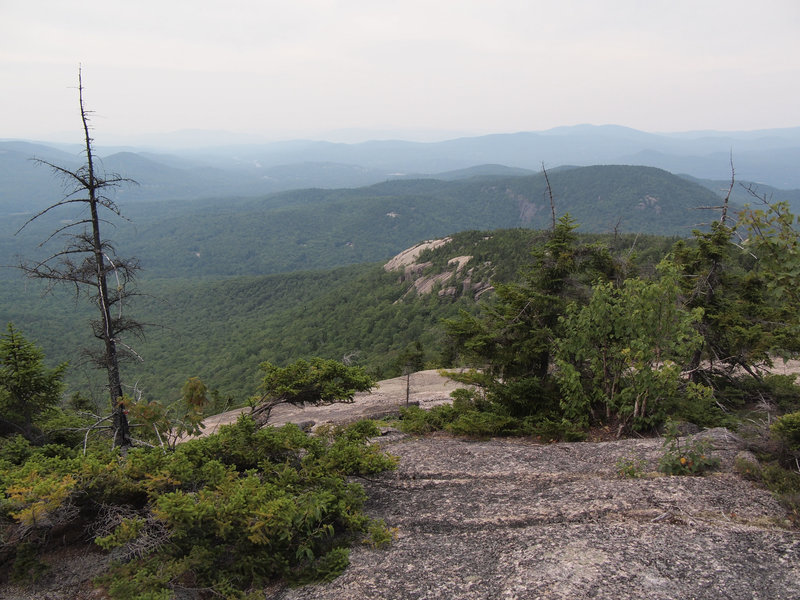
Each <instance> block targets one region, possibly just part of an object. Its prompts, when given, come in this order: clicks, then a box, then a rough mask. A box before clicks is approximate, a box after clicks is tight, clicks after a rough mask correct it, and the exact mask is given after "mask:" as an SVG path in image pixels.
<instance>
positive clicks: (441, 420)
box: [399, 404, 461, 435]
mask: <svg viewBox="0 0 800 600" xmlns="http://www.w3.org/2000/svg"><path fill="white" fill-rule="evenodd" d="M460 415H461V412H460V411H459V410H458V409H456V408H455V407H453V406H452V405H450V404H441V405H439V406H434V407H433V408H431V409H430V410H424V409H422V408H420V407H419V406H414V405H411V406H404V407H402V408H401V409H400V423H399V425H400V430H401V431H404V432H405V433H411V434H414V435H422V434H425V433H430V432H432V431H440V430H442V429H444V428H445V427H446V426H447V425H449V424H450V423H452V422H453V421H455V420H456V419H457V418H458V417H459V416H460Z"/></svg>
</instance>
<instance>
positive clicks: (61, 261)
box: [17, 70, 142, 447]
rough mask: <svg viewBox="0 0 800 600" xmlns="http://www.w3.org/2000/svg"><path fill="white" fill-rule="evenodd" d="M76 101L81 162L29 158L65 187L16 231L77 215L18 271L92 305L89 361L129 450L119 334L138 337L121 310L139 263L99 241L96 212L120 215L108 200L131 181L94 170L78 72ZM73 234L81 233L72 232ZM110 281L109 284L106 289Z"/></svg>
mask: <svg viewBox="0 0 800 600" xmlns="http://www.w3.org/2000/svg"><path fill="white" fill-rule="evenodd" d="M78 98H79V102H80V115H81V122H82V124H83V138H84V142H85V148H84V153H85V155H86V156H85V162H84V163H83V165H82V166H80V167H79V168H77V169H76V170H69V169H67V168H64V167H62V166H59V165H56V164H53V163H51V162H48V161H46V160H41V159H34V160H35V161H36V163H37V164H40V165H44V166H46V167H49V168H50V169H52V171H53V172H54V173H55V174H56V175H58V176H59V177H61V178H62V179H63V180H64V183H65V187H64V190H65V195H64V197H63V198H62V199H61V200H60V201H58V202H56V203H55V204H52V205H50V206H48V207H47V208H45V209H44V210H42V211H40V212H38V213H37V214H35V215H34V216H33V217H31V218H30V219H28V221H27V222H26V223H25V224H24V225H23V226H22V227H21V228H20V229H19V230H18V231H17V233H19V232H20V231H22V229H24V228H25V227H26V226H27V225H28V224H29V223H31V222H32V221H34V220H36V219H38V218H39V217H41V216H42V215H44V214H46V213H49V212H50V211H52V210H54V209H57V208H62V207H79V208H81V209H82V211H81V215H82V217H81V218H80V219H78V220H74V221H70V222H69V223H68V224H67V225H64V226H62V227H59V228H57V229H56V230H55V231H54V232H53V233H51V234H50V236H48V237H47V239H45V240H44V241H43V242H42V243H41V244H39V246H40V247H42V246H44V245H45V244H46V243H48V242H49V241H51V240H52V239H53V238H54V237H56V236H64V237H65V238H66V240H67V241H66V244H65V247H64V248H62V249H61V250H59V251H57V252H55V253H54V254H51V255H50V256H49V257H48V258H45V259H44V260H41V261H26V262H23V263H21V264H20V265H19V266H20V269H22V271H24V272H25V274H26V275H27V276H28V277H31V278H33V279H42V280H45V281H47V283H48V287H47V289H48V290H49V289H51V288H52V287H53V286H55V285H57V284H67V285H69V286H72V287H74V289H75V294H76V296H81V295H85V296H86V297H87V298H88V299H89V300H90V302H91V303H92V304H94V305H96V307H97V310H98V312H99V318H98V319H94V320H92V321H91V326H92V332H93V333H94V336H95V337H96V338H97V339H99V340H100V341H102V350H100V351H87V354H88V356H89V357H90V358H91V359H92V361H93V362H94V363H95V364H96V365H97V366H98V367H99V368H102V369H105V370H106V372H107V374H108V391H109V395H110V399H111V409H112V416H113V429H114V444H115V445H119V446H122V447H127V446H130V444H131V438H130V430H129V427H128V419H127V417H126V414H125V408H124V406H123V404H122V402H121V401H122V397H123V391H122V379H121V376H120V366H119V365H120V360H121V359H122V358H124V357H125V356H126V355H131V354H134V353H133V351H132V350H131V349H130V347H129V346H127V345H126V344H125V343H124V342H123V341H122V335H123V334H124V333H126V332H131V333H134V334H136V335H141V330H142V325H141V323H139V322H138V321H135V320H133V319H129V318H127V316H125V313H124V311H123V308H124V307H125V305H126V302H127V300H128V299H129V298H130V297H131V296H133V295H135V293H134V292H133V290H132V289H131V288H130V287H129V284H130V283H132V282H133V281H134V280H135V276H136V273H137V271H138V270H139V262H138V260H137V259H135V258H120V257H118V256H117V255H116V252H115V249H114V246H113V244H112V243H111V242H110V241H109V240H107V239H105V238H103V237H102V235H101V231H100V226H101V224H103V225H109V224H110V222H109V221H108V220H106V219H104V218H103V217H102V216H101V211H103V210H105V211H110V212H111V213H113V214H114V215H117V216H121V213H120V210H119V207H118V206H117V204H116V203H115V202H114V200H113V199H112V198H111V197H110V195H109V192H111V191H113V190H114V189H116V188H117V187H119V186H120V185H122V184H123V183H135V182H134V181H132V180H130V179H127V178H124V177H121V176H119V175H117V174H107V173H105V172H102V169H100V170H98V167H99V165H98V161H97V159H96V157H95V155H94V151H93V149H92V142H93V140H92V138H91V136H90V135H89V130H90V127H89V114H90V113H89V111H87V110H86V107H85V105H84V101H83V82H82V79H81V72H80V70H79V71H78ZM76 230H80V231H77V232H76ZM109 282H111V284H110V285H109Z"/></svg>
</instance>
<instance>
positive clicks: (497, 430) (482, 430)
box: [446, 410, 520, 438]
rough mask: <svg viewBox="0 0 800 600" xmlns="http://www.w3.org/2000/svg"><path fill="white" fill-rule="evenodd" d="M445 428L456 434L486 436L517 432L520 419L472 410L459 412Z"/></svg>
mask: <svg viewBox="0 0 800 600" xmlns="http://www.w3.org/2000/svg"><path fill="white" fill-rule="evenodd" d="M446 429H447V430H448V431H450V432H452V433H454V434H456V435H463V436H468V437H477V438H488V437H495V436H502V435H514V434H517V433H519V431H520V421H519V420H518V419H515V418H514V417H509V416H508V415H501V414H498V413H495V412H487V411H477V410H472V411H468V412H465V413H463V414H461V415H460V416H459V417H458V418H457V419H456V420H455V421H453V422H452V423H449V424H448V425H447V426H446Z"/></svg>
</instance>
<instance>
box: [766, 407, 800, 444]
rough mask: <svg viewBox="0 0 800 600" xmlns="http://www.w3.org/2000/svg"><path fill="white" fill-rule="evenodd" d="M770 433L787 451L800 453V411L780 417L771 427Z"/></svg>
mask: <svg viewBox="0 0 800 600" xmlns="http://www.w3.org/2000/svg"><path fill="white" fill-rule="evenodd" d="M770 433H771V434H772V436H773V437H775V438H776V439H778V441H780V442H781V443H782V444H783V446H784V447H785V449H786V450H787V451H789V452H791V453H797V452H800V411H798V412H793V413H789V414H787V415H783V416H782V417H779V418H778V419H777V420H776V421H775V422H774V423H773V424H772V426H771V427H770Z"/></svg>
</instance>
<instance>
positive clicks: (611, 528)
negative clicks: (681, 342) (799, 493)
mask: <svg viewBox="0 0 800 600" xmlns="http://www.w3.org/2000/svg"><path fill="white" fill-rule="evenodd" d="M702 436H705V437H708V438H709V439H711V440H713V442H714V447H715V452H714V453H715V455H718V456H719V457H720V458H721V459H722V469H721V470H720V471H719V472H717V473H715V474H712V475H709V476H706V477H663V476H658V475H656V474H655V473H654V472H655V470H656V466H657V462H658V457H659V456H660V455H661V443H662V440H659V439H642V440H620V441H614V442H603V443H574V444H567V443H564V444H553V445H537V444H533V443H531V442H527V441H522V440H491V441H482V442H471V441H465V440H460V439H453V438H451V437H448V436H432V437H425V438H421V439H416V438H412V437H407V436H402V435H399V434H391V435H389V436H387V439H385V440H384V442H383V443H384V444H385V446H386V449H387V450H388V451H389V452H391V453H394V454H396V455H399V456H400V459H401V460H400V467H399V469H398V470H397V471H396V472H395V473H391V474H387V475H384V476H382V477H379V478H376V479H375V480H373V481H365V482H364V484H365V486H366V489H367V493H368V495H369V497H370V501H369V512H370V514H371V515H372V516H374V517H378V518H382V519H385V520H386V522H387V523H388V524H389V525H390V526H393V527H396V528H397V539H396V540H395V542H394V543H393V545H392V546H391V547H389V548H388V549H383V550H380V549H378V550H375V549H371V548H369V547H366V546H363V547H359V548H357V549H355V550H354V551H353V552H352V553H351V565H350V567H349V568H348V569H347V571H346V572H345V573H344V574H343V575H342V576H341V577H339V578H338V579H336V580H334V581H333V582H331V583H328V584H325V585H315V586H308V587H303V588H297V589H273V590H270V595H268V597H271V598H280V599H281V600H301V599H302V600H305V599H311V598H313V599H315V600H326V599H331V600H333V599H337V600H339V599H343V598H353V599H356V598H365V599H366V598H382V599H384V600H392V599H396V600H406V599H407V600H411V599H421V598H431V599H432V598H459V599H495V598H496V599H501V598H502V599H512V598H519V599H523V598H531V599H533V598H541V599H556V598H558V599H562V598H563V599H570V600H579V599H583V598H600V599H603V598H608V599H614V600H618V599H620V598H625V599H638V598H642V599H645V598H646V599H648V600H662V599H663V600H667V599H676V598H698V599H700V598H704V599H711V598H713V599H742V600H744V599H747V600H752V599H759V598H760V599H764V600H767V599H770V600H777V599H784V598H785V599H789V598H793V599H797V598H800V533H798V532H797V530H790V529H788V528H787V526H788V525H787V523H786V521H785V513H784V511H783V510H782V509H781V507H780V506H779V505H778V504H777V503H776V502H775V500H774V499H773V498H772V496H771V495H770V494H769V493H768V492H766V491H764V490H761V489H758V488H757V487H755V486H754V485H753V484H751V483H749V482H747V481H744V480H742V479H741V478H739V477H738V476H737V475H735V474H734V473H733V471H732V464H733V457H734V456H735V455H736V453H737V451H738V449H739V445H738V444H737V441H736V439H735V438H734V437H733V436H731V435H730V434H728V433H727V432H726V431H725V430H711V431H710V432H705V433H704V434H702ZM629 456H637V457H641V458H644V459H646V460H647V463H648V466H647V470H648V471H652V472H653V473H652V474H651V475H650V476H648V477H646V478H643V479H619V478H617V477H616V475H615V463H616V461H617V460H618V459H619V458H620V457H629Z"/></svg>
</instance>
